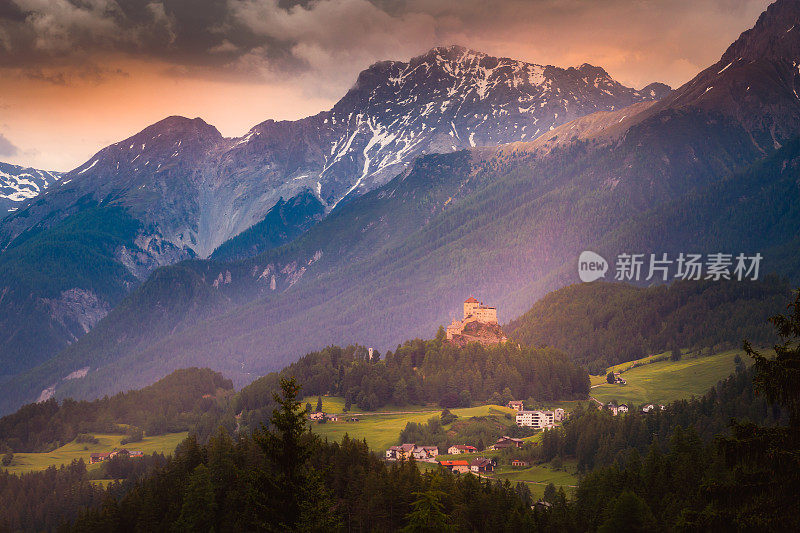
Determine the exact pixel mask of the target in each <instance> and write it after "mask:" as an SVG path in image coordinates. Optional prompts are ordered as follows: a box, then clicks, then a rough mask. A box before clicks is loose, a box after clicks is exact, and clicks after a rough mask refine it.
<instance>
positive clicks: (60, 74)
mask: <svg viewBox="0 0 800 533" xmlns="http://www.w3.org/2000/svg"><path fill="white" fill-rule="evenodd" d="M769 3H770V2H769V1H768V0H494V1H487V0H438V1H429V0H0V161H5V162H9V163H14V164H18V165H23V166H33V167H35V168H41V169H45V170H57V171H67V170H70V169H72V168H75V167H77V166H79V165H80V164H82V163H83V162H85V161H86V160H88V159H89V158H90V157H91V156H92V155H93V154H94V153H96V152H97V151H98V150H100V149H101V148H103V147H104V146H107V145H109V144H112V143H114V142H117V141H120V140H122V139H125V138H126V137H129V136H131V135H133V134H135V133H136V132H138V131H140V130H141V129H143V128H144V127H146V126H147V125H149V124H152V123H153V122H156V121H158V120H160V119H162V118H164V117H166V116H170V115H183V116H187V117H191V118H194V117H201V118H203V119H204V120H206V122H208V123H210V124H213V125H214V126H216V127H217V128H218V129H219V130H220V132H221V133H222V134H223V135H225V136H229V137H234V136H241V135H243V134H245V133H246V132H247V131H248V130H249V129H250V128H251V127H253V126H254V125H256V124H258V123H260V122H262V121H264V120H267V119H276V120H292V119H298V118H302V117H305V116H308V115H313V114H315V113H317V112H319V111H322V110H325V109H329V108H330V107H331V106H332V105H333V104H334V103H335V102H336V101H337V100H338V99H339V98H340V97H341V96H343V95H344V93H345V92H346V91H347V89H348V88H349V87H350V86H351V85H352V84H353V82H354V81H355V79H356V76H357V75H358V72H360V71H361V70H363V69H365V68H366V67H368V66H369V65H371V64H372V63H374V62H375V61H379V60H385V59H392V60H403V61H407V60H408V59H409V58H411V57H413V56H415V55H419V54H421V53H424V52H425V51H427V50H429V49H430V48H433V47H435V46H443V45H450V44H458V45H462V46H466V47H469V48H472V49H474V50H478V51H481V52H486V53H488V54H491V55H496V56H501V57H511V58H514V59H519V60H523V61H528V62H531V63H538V64H543V65H548V64H549V65H556V66H560V67H569V66H577V65H580V64H582V63H591V64H593V65H597V66H601V67H603V68H605V69H606V71H608V72H609V74H611V75H612V76H613V77H614V78H616V79H617V80H619V81H620V82H622V83H624V84H626V85H629V86H633V87H636V88H641V87H643V86H645V85H647V84H648V83H651V82H654V81H660V82H664V83H668V84H670V85H672V86H673V87H677V86H679V85H681V84H682V83H685V82H686V81H689V80H690V79H691V78H692V77H693V76H694V75H695V74H696V73H697V72H699V71H700V70H702V69H703V68H705V67H706V66H708V65H710V64H713V63H715V62H716V61H717V60H718V59H719V57H720V56H721V55H722V53H723V52H724V50H725V48H727V46H728V45H729V44H730V43H731V42H733V41H734V40H735V39H736V38H737V37H738V35H739V34H740V33H741V32H742V31H744V30H746V29H748V28H750V27H751V26H752V25H753V24H754V23H755V21H756V19H757V18H758V15H759V14H760V13H761V12H762V11H763V10H764V9H765V8H766V6H767V5H768V4H769Z"/></svg>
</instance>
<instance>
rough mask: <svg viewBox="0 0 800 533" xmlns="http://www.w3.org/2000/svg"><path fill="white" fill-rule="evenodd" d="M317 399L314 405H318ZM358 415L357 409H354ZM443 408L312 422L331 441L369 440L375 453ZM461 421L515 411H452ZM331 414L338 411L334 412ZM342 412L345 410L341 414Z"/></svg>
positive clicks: (496, 408) (493, 407)
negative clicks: (407, 428) (408, 428)
mask: <svg viewBox="0 0 800 533" xmlns="http://www.w3.org/2000/svg"><path fill="white" fill-rule="evenodd" d="M325 399H326V397H323V398H322V405H323V410H324V409H325ZM314 402H316V398H314V401H313V402H311V404H312V405H315V403H314ZM353 411H354V412H357V410H356V409H354V410H353ZM441 411H442V410H441V409H440V408H436V409H434V408H432V407H428V408H427V410H420V411H418V410H415V409H413V408H406V409H404V411H403V412H399V411H396V412H381V411H373V412H367V413H359V414H358V418H359V421H358V422H345V421H344V419H345V417H344V416H343V417H342V419H341V420H340V421H339V422H326V423H324V424H319V423H312V424H311V430H312V431H314V432H315V433H317V434H318V435H320V436H321V437H327V438H328V439H329V440H341V438H342V437H343V436H344V435H345V433H346V434H348V435H349V436H350V437H351V438H354V439H358V440H362V439H366V441H367V445H369V447H370V448H371V449H372V450H375V451H377V452H382V451H384V450H386V448H388V447H389V446H393V445H394V444H397V438H398V436H399V435H400V430H402V429H403V428H405V427H406V424H407V423H409V422H417V423H422V422H427V421H428V419H429V418H431V417H434V416H439V414H440V413H441ZM451 411H452V412H453V413H454V414H456V415H457V416H458V417H459V418H469V417H471V416H488V415H499V416H502V417H505V415H506V414H513V413H514V410H513V409H509V408H507V407H502V406H499V405H481V406H479V407H466V408H463V409H451ZM331 412H337V411H336V410H331ZM338 412H341V411H338Z"/></svg>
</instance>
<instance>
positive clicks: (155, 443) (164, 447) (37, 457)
mask: <svg viewBox="0 0 800 533" xmlns="http://www.w3.org/2000/svg"><path fill="white" fill-rule="evenodd" d="M188 435H189V432H188V431H182V432H179V433H166V434H164V435H156V436H154V437H145V438H144V440H142V441H141V442H132V443H130V444H122V443H121V442H120V441H121V440H122V439H123V438H125V435H111V434H104V433H95V434H94V435H93V436H94V437H95V438H97V440H98V441H99V443H98V444H91V443H78V442H75V441H72V442H69V443H67V444H65V445H64V446H61V447H60V448H57V449H55V450H53V451H51V452H47V453H15V454H14V460H13V462H12V463H11V465H10V466H8V467H3V466H0V468H2V469H3V470H5V471H7V472H10V473H12V474H23V473H25V472H35V471H39V470H44V469H46V468H48V467H51V466H55V467H58V466H60V465H63V464H69V463H70V462H72V461H73V460H76V459H83V462H84V463H86V465H87V468H88V470H90V471H91V470H99V468H100V463H96V464H94V465H90V464H89V456H90V455H91V454H92V453H104V452H110V451H112V450H114V449H119V448H126V449H128V450H141V451H143V452H144V453H145V454H151V453H163V454H171V453H172V452H173V451H175V447H176V446H178V444H180V442H181V441H182V440H183V439H185V438H186V437H187V436H188Z"/></svg>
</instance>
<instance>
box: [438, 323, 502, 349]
mask: <svg viewBox="0 0 800 533" xmlns="http://www.w3.org/2000/svg"><path fill="white" fill-rule="evenodd" d="M507 340H508V338H507V337H506V335H505V333H503V329H502V328H501V327H500V325H499V324H484V323H482V322H470V323H469V324H467V325H466V326H464V331H462V332H461V334H460V335H453V338H452V339H450V340H448V341H447V342H449V343H451V344H454V345H456V346H461V347H462V348H463V347H464V346H466V345H467V344H469V343H471V342H477V343H480V344H483V345H484V346H491V345H492V344H499V343H501V342H506V341H507Z"/></svg>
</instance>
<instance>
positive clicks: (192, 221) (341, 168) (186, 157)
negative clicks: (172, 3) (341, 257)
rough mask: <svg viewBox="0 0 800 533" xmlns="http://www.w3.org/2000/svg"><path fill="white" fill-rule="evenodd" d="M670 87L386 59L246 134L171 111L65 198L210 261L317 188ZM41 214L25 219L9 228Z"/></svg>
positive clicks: (76, 182)
mask: <svg viewBox="0 0 800 533" xmlns="http://www.w3.org/2000/svg"><path fill="white" fill-rule="evenodd" d="M667 90H669V88H668V87H666V86H663V85H654V86H650V87H649V88H648V90H642V91H637V90H635V89H632V88H630V87H625V86H624V85H622V84H620V83H619V82H617V81H616V80H614V79H613V78H611V77H610V76H609V75H608V73H606V71H605V70H603V69H602V68H599V67H595V66H592V65H588V64H584V65H581V66H580V67H578V68H574V67H570V68H566V69H565V68H559V67H554V66H549V65H537V64H534V63H527V62H524V61H518V60H514V59H509V58H498V57H493V56H490V55H488V54H485V53H482V52H476V51H473V50H469V49H467V48H463V47H460V46H447V47H439V48H434V49H432V50H430V51H428V52H427V53H425V54H423V55H420V56H417V57H414V58H412V59H410V60H409V61H407V62H406V61H382V62H378V63H375V64H374V65H372V66H370V67H369V68H367V69H366V70H364V71H363V72H361V74H360V75H359V76H358V78H357V80H356V82H355V84H354V85H353V87H352V88H351V89H350V90H349V91H348V92H347V93H346V94H345V95H344V97H343V98H342V99H341V100H340V101H339V102H337V103H336V104H335V105H334V106H333V108H332V109H330V110H328V111H323V112H321V113H319V114H317V115H314V116H311V117H307V118H305V119H302V120H297V121H274V120H267V121H265V122H262V123H260V124H258V125H256V126H255V127H253V128H252V129H251V130H250V131H249V132H248V133H247V134H246V135H244V136H243V137H241V138H235V139H226V138H223V137H222V136H221V135H220V134H219V132H218V131H217V130H216V129H215V128H213V126H210V125H208V124H206V123H205V122H203V121H202V120H200V119H194V120H190V119H186V118H181V117H170V118H168V119H165V120H163V121H161V122H159V123H157V124H154V125H153V126H150V127H149V128H146V129H145V130H143V131H142V132H140V133H138V134H136V135H134V136H133V137H131V138H129V139H126V140H125V141H121V142H119V143H116V144H114V145H111V146H109V147H107V148H105V149H103V150H101V151H100V152H98V154H96V155H95V156H94V157H92V158H91V159H90V160H88V161H87V162H86V163H84V164H83V165H81V166H80V167H78V168H77V169H75V170H73V171H72V172H70V173H69V174H67V175H66V177H65V180H64V181H65V182H67V180H71V182H70V183H69V185H67V186H63V187H60V188H59V193H62V192H63V193H64V202H69V201H74V199H76V198H83V197H84V196H85V195H86V194H87V193H88V194H91V195H93V196H94V197H95V198H115V199H116V200H115V201H118V202H121V203H123V204H125V205H128V206H131V207H133V208H134V210H135V212H136V213H135V214H136V216H137V217H138V218H140V219H142V220H143V221H144V222H145V223H146V225H147V226H148V227H153V228H157V231H158V233H159V234H160V235H161V236H162V237H163V238H164V239H165V240H166V241H168V242H170V243H171V244H172V245H174V246H175V247H176V248H177V249H187V248H188V249H191V251H192V253H193V254H195V255H197V256H200V257H207V256H208V255H209V254H210V253H211V252H212V251H213V250H214V249H215V248H216V247H218V246H219V245H220V244H222V243H223V242H225V241H226V240H228V239H230V238H231V237H233V236H235V235H237V234H239V233H241V232H242V231H244V230H246V229H247V228H249V227H251V226H252V225H254V224H256V223H258V222H259V221H260V220H262V219H263V218H264V216H265V215H266V213H267V212H268V211H269V210H270V209H272V208H273V206H275V205H276V203H277V202H278V201H279V200H280V199H281V198H283V199H284V200H288V199H290V198H294V197H296V196H298V195H300V194H304V193H305V192H306V191H307V192H310V193H312V194H313V195H315V196H316V197H317V198H318V200H319V201H320V203H321V204H322V205H324V206H325V208H326V210H327V211H328V212H330V211H332V210H333V209H334V208H336V207H337V206H339V205H341V203H342V202H343V201H346V200H347V199H349V198H353V197H355V196H357V195H361V194H363V193H364V192H367V191H369V190H371V189H374V188H376V187H378V186H380V185H382V184H384V183H386V182H387V181H389V180H390V179H391V178H393V177H394V176H396V175H398V174H399V173H401V172H403V171H404V170H405V169H406V168H408V166H409V165H410V164H411V163H412V162H413V161H414V159H416V158H417V157H419V156H421V155H423V154H426V153H431V152H436V153H447V152H453V151H456V150H462V149H469V148H473V147H481V146H496V145H499V144H504V143H509V142H514V141H526V140H532V139H534V138H536V137H537V136H538V135H541V134H542V133H544V132H547V131H549V130H551V129H553V128H555V127H557V126H559V125H561V124H564V123H566V122H568V121H570V120H573V119H575V118H577V117H580V116H583V115H587V114H589V113H593V112H595V111H599V110H613V109H618V108H621V107H625V106H628V105H630V104H633V103H636V102H640V101H643V100H649V99H654V98H659V97H660V96H662V95H663V93H664V92H665V91H667ZM70 191H71V192H70ZM50 196H52V195H50ZM70 199H72V200H70ZM39 210H40V209H38V208H37V211H39ZM45 210H46V207H42V208H41V211H42V215H43V216H44V215H45V212H44V211H45ZM36 219H37V216H35V215H34V214H33V213H27V214H26V217H25V218H24V220H23V218H22V217H20V218H19V219H18V220H15V221H13V223H12V224H11V225H10V226H9V227H10V228H11V229H10V231H8V230H7V233H12V234H13V233H17V232H18V231H21V230H23V229H24V226H26V225H27V224H30V223H35V220H36Z"/></svg>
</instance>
